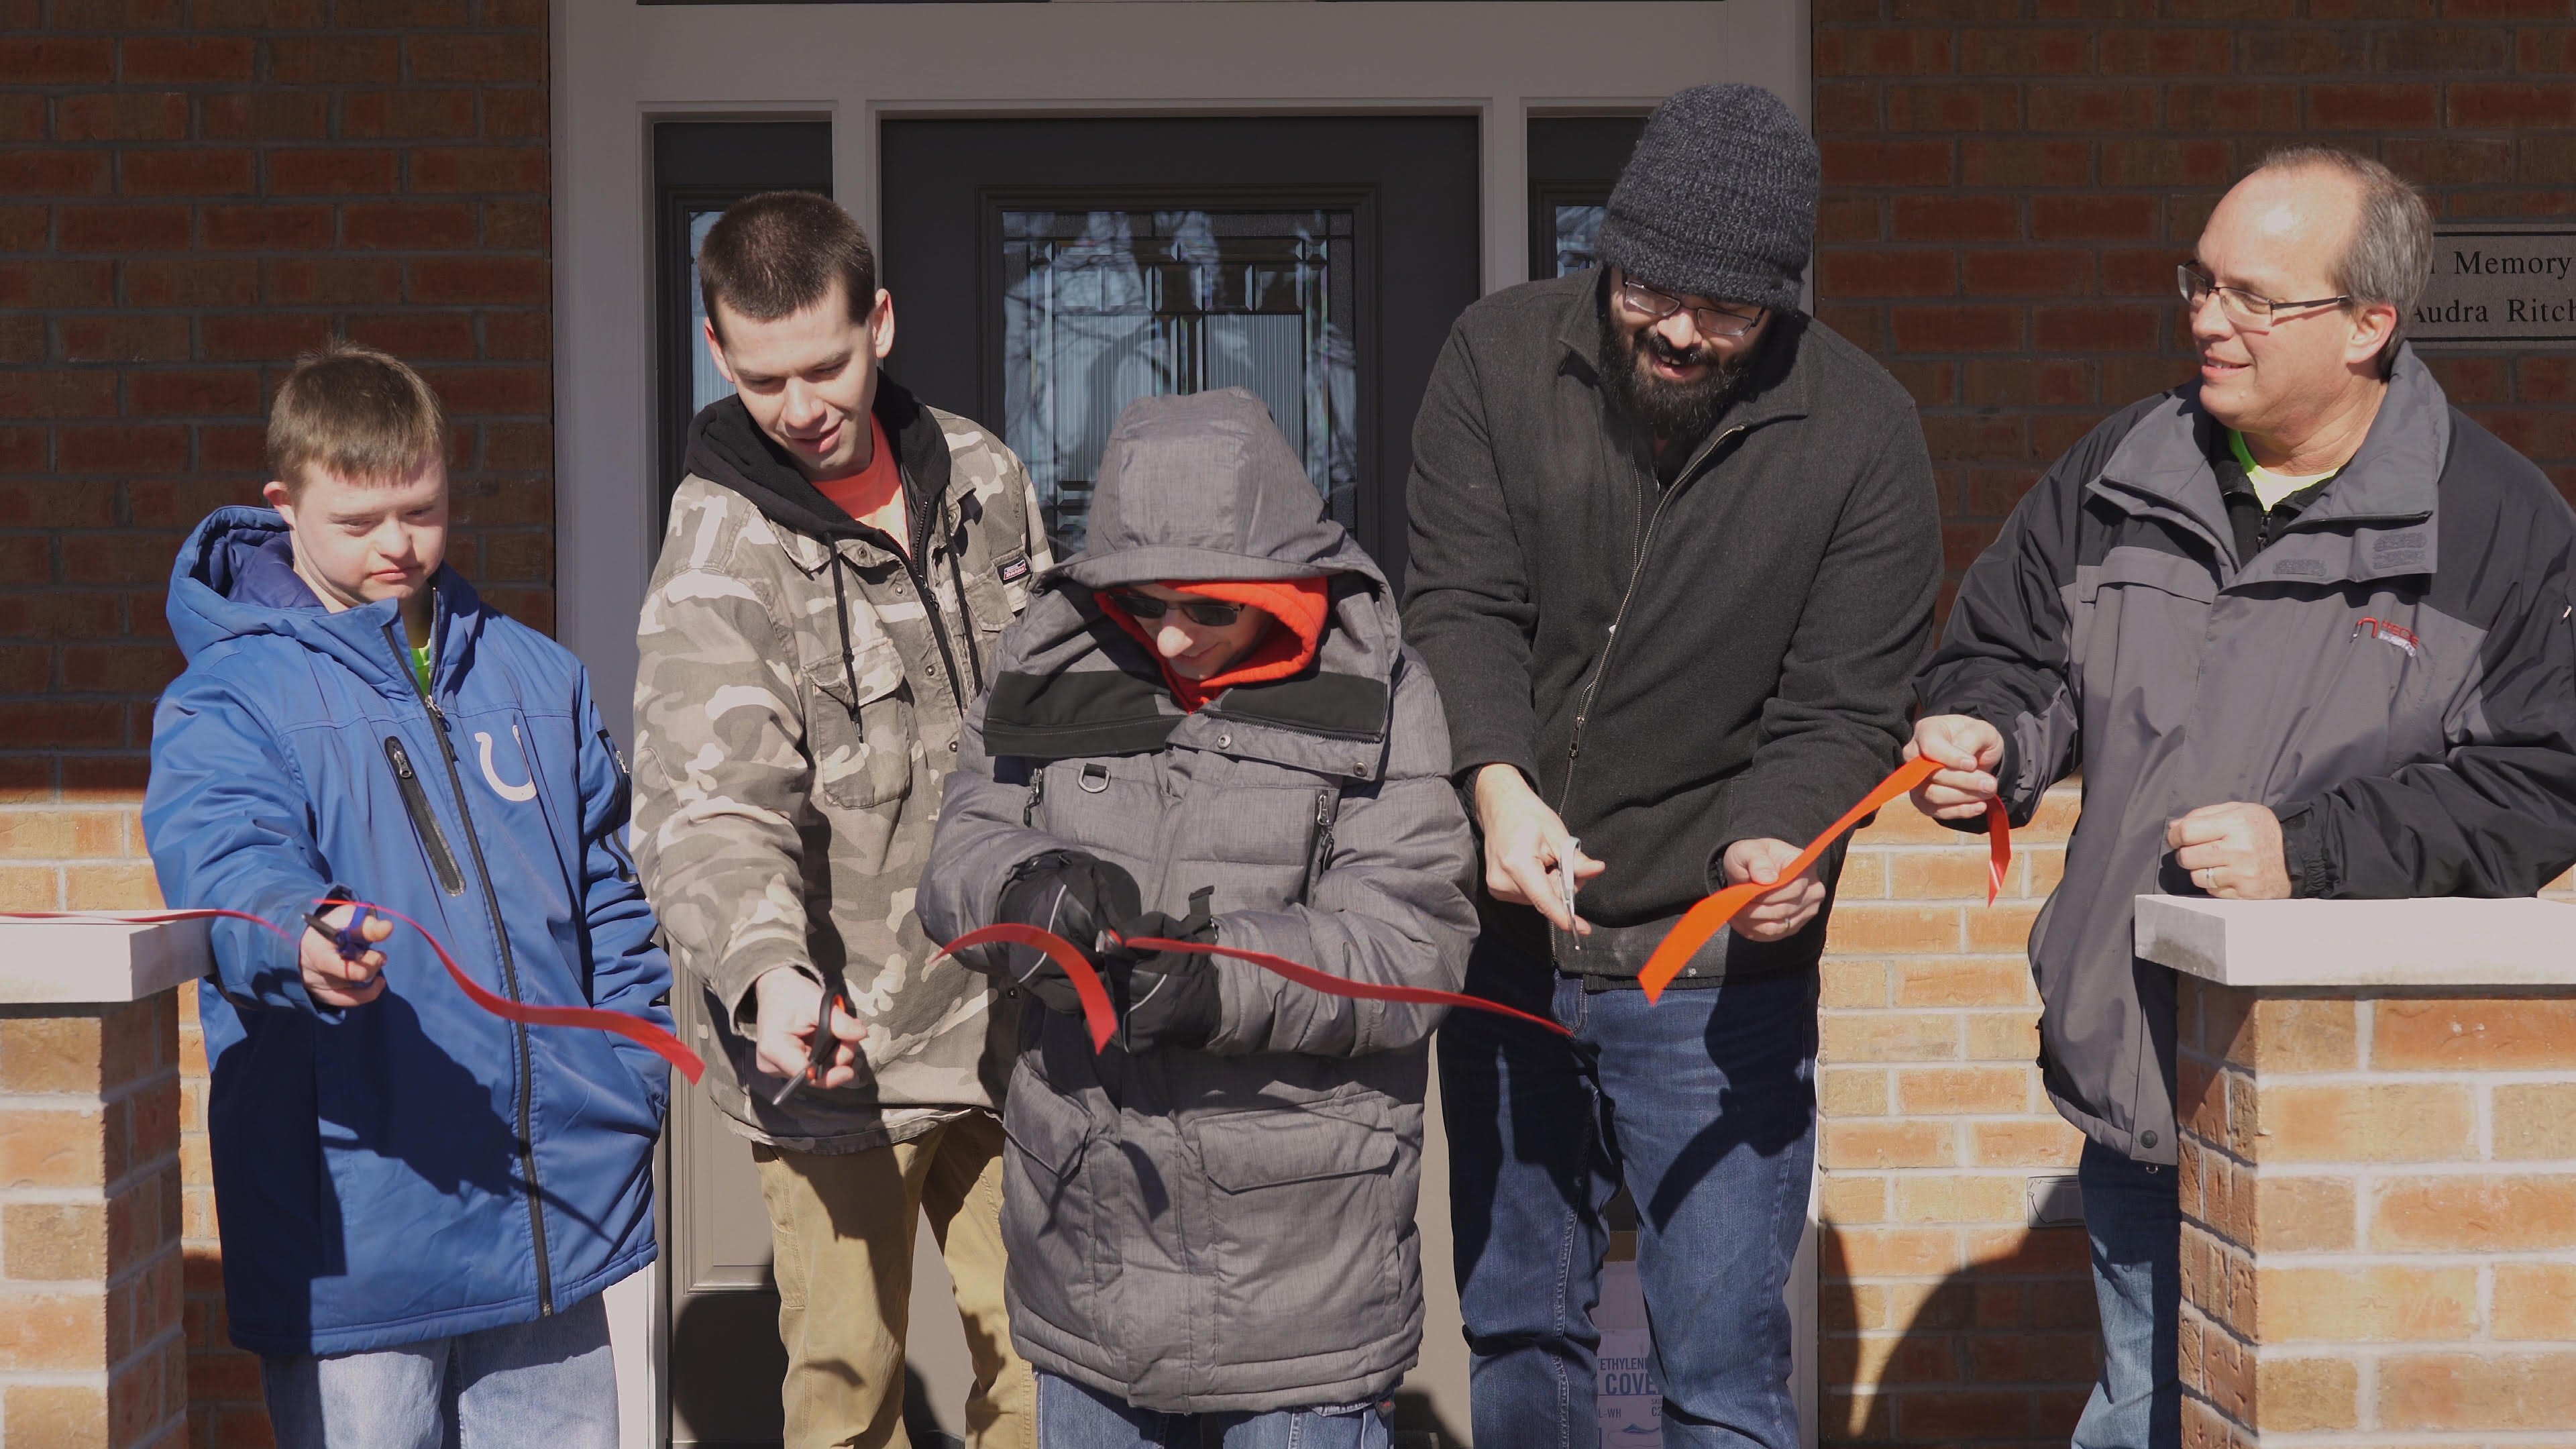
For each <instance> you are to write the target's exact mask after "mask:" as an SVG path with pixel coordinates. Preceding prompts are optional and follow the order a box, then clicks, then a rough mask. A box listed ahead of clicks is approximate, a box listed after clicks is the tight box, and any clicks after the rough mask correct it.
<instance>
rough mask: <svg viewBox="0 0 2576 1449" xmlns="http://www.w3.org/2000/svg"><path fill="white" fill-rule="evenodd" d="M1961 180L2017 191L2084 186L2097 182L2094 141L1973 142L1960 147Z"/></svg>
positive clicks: (1972, 184) (1981, 140) (1975, 184)
mask: <svg viewBox="0 0 2576 1449" xmlns="http://www.w3.org/2000/svg"><path fill="white" fill-rule="evenodd" d="M1959 162H1960V174H1961V179H1963V180H1965V181H1966V182H1967V184H1969V185H1970V186H1993V187H2008V188H2012V189H2015V190H2021V189H2028V188H2034V187H2043V186H2084V185H2087V184H2089V183H2091V181H2092V180H2093V143H2092V142H2090V141H2063V140H2059V141H2034V140H2019V139H2016V140H1984V139H1980V140H1972V141H1963V142H1961V143H1960V146H1959Z"/></svg>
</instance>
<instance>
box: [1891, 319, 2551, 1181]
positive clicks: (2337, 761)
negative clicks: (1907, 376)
mask: <svg viewBox="0 0 2576 1449" xmlns="http://www.w3.org/2000/svg"><path fill="white" fill-rule="evenodd" d="M2227 453H2228V448H2227V443H2226V440H2225V434H2224V432H2223V431H2222V430H2221V428H2220V425H2219V424H2218V423H2217V422H2215V421H2214V420H2213V419H2211V418H2210V417H2209V415H2208V414H2206V413H2204V412H2202V411H2201V409H2200V406H2199V403H2198V389H2197V387H2196V386H2187V387H2184V388H2180V389H2177V390H2176V391H2174V392H2171V393H2167V394H2165V395H2163V396H2160V397H2155V398H2150V399H2148V400H2147V401H2145V402H2142V403H2139V404H2137V405H2135V406H2133V407H2130V408H2127V409H2125V410H2123V411H2122V412H2120V413H2119V414H2117V415H2115V416H2114V417H2112V418H2111V419H2110V420H2109V421H2107V422H2105V423H2103V424H2102V425H2101V426H2100V427H2098V428H2096V429H2094V431H2093V432H2092V434H2091V435H2090V436H2088V437H2087V438H2085V439H2084V441H2082V442H2081V443H2078V444H2077V445H2076V446H2075V447H2074V448H2073V449H2072V450H2070V451H2069V452H2068V453H2067V454H2066V456H2065V457H2063V458H2061V459H2059V460H2058V462H2057V465H2056V466H2055V467H2054V468H2052V469H2050V470H2049V472H2048V474H2047V476H2046V477H2044V478H2042V479H2041V480H2040V482H2039V485H2038V486H2037V487H2036V488H2034V489H2033V490H2032V491H2031V493H2030V494H2029V495H2028V496H2027V497H2025V498H2024V499H2023V500H2022V502H2021V504H2020V506H2019V507H2018V508H2016V509H2015V510H2014V512H2013V515H2012V519H2011V521H2010V522H2009V523H2007V524H2006V525H2005V527H2004V532H2003V536H2002V537H2001V538H1999V539H1997V540H1996V541H1995V543H1994V545H1993V546H1992V547H1990V548H1988V549H1987V550H1986V552H1985V554H1984V555H1983V556H1982V557H1980V558H1979V559H1978V560H1977V562H1976V564H1975V566H1974V567H1973V568H1971V569H1970V570H1969V572H1968V576H1967V578H1966V580H1965V582H1964V583H1963V584H1962V585H1961V587H1960V590H1959V601H1958V604H1957V607H1956V608H1955V609H1954V610H1953V611H1952V613H1951V616H1950V623H1949V629H1948V633H1947V635H1946V637H1945V638H1944V640H1943V641H1942V644H1941V647H1940V650H1939V652H1938V653H1937V654H1936V655H1935V656H1934V658H1933V661H1932V663H1931V665H1930V666H1929V668H1928V670H1927V671H1926V674H1925V676H1924V679H1923V681H1922V685H1921V694H1922V702H1923V710H1924V712H1925V713H1926V714H1967V715H1974V716H1976V717H1978V718H1980V719H1983V720H1985V721H1987V722H1988V723H1990V724H1992V725H1994V726H1995V727H1996V728H1997V729H1999V730H2001V731H2002V732H2003V735H2004V741H2005V753H2004V763H2003V767H2002V770H2001V779H2002V781H2003V789H2004V798H2005V801H2006V803H2007V804H2008V805H2009V806H2010V807H2011V810H2012V818H2013V819H2014V820H2015V821H2016V822H2020V821H2026V820H2028V819H2029V818H2030V815H2031V812H2032V811H2033V810H2034V809H2036V808H2037V807H2038V804H2039V799H2040V795H2041V793H2042V792H2043V791H2045V790H2046V789H2047V788H2048V786H2049V785H2050V784H2051V783H2053V782H2055V781H2056V780H2058V779H2060V778H2063V777H2064V776H2066V775H2068V774H2069V773H2072V772H2074V771H2075V770H2076V769H2077V768H2078V767H2079V766H2080V767H2081V769H2082V772H2083V788H2084V809H2083V813H2082V815H2081V817H2080V818H2079V819H2078V820H2077V822H2076V826H2075V834H2074V839H2073V840H2072V842H2071V843H2070V844H2069V846H2068V848H2067V857H2066V875H2065V879H2064V880H2063V882H2061V884H2060V885H2059V886H2058V889H2057V891H2056V893H2055V895H2054V896H2052V897H2051V898H2050V900H2049V903H2048V905H2047V907H2046V909H2044V910H2043V911H2042V912H2041V913H2040V917H2039V921H2038V924H2037V925H2036V926H2035V927H2034V928H2033V929H2032V932H2031V941H2030V954H2031V965H2032V970H2033V973H2034V975H2035V976H2036V977H2037V979H2038V983H2039V989H2040V995H2041V997H2042V999H2043V1001H2044V1003H2045V1007H2044V1011H2043V1013H2042V1016H2041V1018H2040V1065H2041V1068H2042V1072H2043V1075H2044V1078H2045V1080H2046V1083H2047V1087H2048V1091H2049V1095H2050V1096H2051V1098H2053V1099H2054V1100H2055V1101H2056V1103H2057V1107H2058V1110H2059V1111H2060V1112H2062V1113H2064V1114H2065V1116H2066V1118H2067V1120H2069V1121H2071V1122H2073V1123H2074V1124H2075V1125H2076V1126H2078V1127H2081V1128H2082V1129H2084V1131H2085V1132H2086V1133H2087V1134H2088V1135H2090V1136H2091V1137H2092V1138H2093V1139H2094V1140H2096V1141H2098V1142H2100V1143H2102V1144H2103V1145H2105V1146H2107V1147H2110V1148H2113V1149H2115V1150H2117V1151H2120V1152H2124V1153H2126V1154H2128V1155H2129V1156H2131V1157H2133V1158H2136V1159H2138V1160H2140V1161H2146V1162H2166V1163H2169V1162H2172V1161H2174V1160H2175V1147H2174V1056H2173V1046H2174V1042H2173V1034H2174V984H2173V975H2172V973H2171V972H2169V971H2167V970H2165V969H2164V968H2162V967H2159V966H2154V965H2150V964H2149V963H2147V962H2144V961H2140V960H2137V959H2136V958H2135V956H2134V955H2133V954H2132V942H2131V934H2132V916H2133V910H2134V908H2133V904H2132V903H2133V901H2134V899H2135V897H2137V896H2138V895H2139V894H2141V893H2144V892H2166V893H2171V894H2177V895H2195V894H2199V892H2198V891H2197V889H2196V888H2195V887H2194V886H2193V885H2192V883H2191V880H2190V878H2189V876H2188V875H2187V873H2185V872H2183V871H2182V870H2180V869H2178V868H2177V867H2176V866H2175V865H2174V863H2173V859H2172V856H2171V854H2170V853H2169V852H2168V851H2167V850H2166V849H2165V845H2164V831H2165V823H2166V822H2167V821H2169V820H2171V819H2172V818H2174V817H2175V816H2178V815H2181V814H2183V813H2185V812H2187V811H2190V810H2194V809H2197V808H2199V807H2201V806H2203V805H2216V804H2223V803H2226V802H2228V801H2236V800H2244V801H2252V802H2255V803H2259V804H2262V805H2266V806H2269V807H2270V808H2271V809H2272V810H2274V811H2275V812H2277V813H2278V814H2279V815H2280V817H2281V826H2282V839H2283V847H2284V853H2285V855H2286V857H2287V863H2288V866H2289V873H2290V879H2291V884H2292V890H2293V892H2294V894H2297V895H2301V896H2345V897H2399V896H2442V895H2462V896H2515V895H2529V894H2531V893H2533V892H2534V891H2536V890H2538V889H2539V888H2540V887H2541V886H2542V885H2544V884H2546V883H2547V882H2548V881H2549V880H2551V879H2552V878H2554V877H2555V876H2556V875H2557V874H2558V873H2559V872H2561V871H2563V870H2565V869H2566V868H2567V866H2568V864H2569V863H2570V862H2571V861H2576V660H2571V635H2570V630H2571V627H2576V625H2571V621H2570V618H2569V605H2570V592H2569V591H2570V584H2571V576H2570V568H2571V549H2572V548H2576V522H2572V521H2571V519H2570V515H2569V513H2568V509H2567V505H2566V504H2565V503H2564V502H2562V501H2561V500H2560V499H2559V497H2558V495H2557V494H2556V493H2555V492H2554V491H2553V490H2552V489H2551V487H2550V485H2549V482H2548V480H2547V479H2546V478H2545V477H2544V476H2543V475H2542V474H2541V472H2540V470H2539V469H2538V468H2535V467H2533V466H2532V465H2531V464H2530V463H2529V462H2527V461H2526V460H2524V459H2523V458H2522V457H2521V456H2520V455H2518V454H2516V453H2515V452H2514V451H2513V450H2512V449H2510V448H2508V447H2506V446H2505V445H2504V444H2503V443H2501V442H2499V441H2498V440H2497V439H2496V438H2495V436H2494V435H2493V434H2491V433H2489V432H2487V431H2486V430H2485V429H2484V428H2481V427H2479V426H2478V425H2477V424H2476V423H2474V422H2472V421H2470V420H2469V419H2468V418H2466V417H2464V416H2462V415H2461V414H2460V413H2459V412H2458V411H2457V410H2455V409H2453V408H2452V407H2451V406H2450V405H2449V403H2448V401H2447V400H2446V399H2445V398H2444V397H2443V395H2442V389H2441V386H2440V385H2439V384H2438V383H2436V382H2435V381H2434V380H2433V376H2432V374H2431V372H2429V371H2428V370H2427V369H2426V368H2425V366H2424V364H2423V363H2422V362H2421V361H2419V360H2418V359H2417V358H2416V357H2415V355H2414V354H2413V352H2412V351H2411V350H2409V351H2406V352H2403V353H2401V355H2400V357H2399V359H2398V362H2397V366H2396V369H2395V372H2394V374H2393V376H2392V377H2391V378H2390V382H2389V388H2388V394H2387V397H2386V399H2385V400H2384V401H2383V403H2382V404H2381V406H2380V410H2379V416H2378V418H2377V420H2376V421H2375V422H2373V423H2372V425H2371V428H2370V432H2369V435H2368V436H2367V438H2365V439H2364V441H2363V443H2362V446H2361V450H2360V452H2359V453H2357V454H2356V455H2354V457H2353V459H2352V461H2351V462H2350V463H2349V464H2347V465H2345V467H2344V469H2343V471H2342V472H2341V473H2339V474H2337V475H2336V476H2335V478H2334V479H2333V480H2332V482H2331V483H2329V484H2328V485H2326V486H2325V488H2324V489H2323V491H2322V492H2321V493H2320V494H2319V495H2318V496H2317V497H2316V499H2315V500H2314V501H2313V502H2311V503H2309V504H2308V505H2307V506H2306V507H2305V508H2304V509H2303V510H2301V511H2300V512H2299V513H2298V514H2297V515H2296V516H2295V517H2291V518H2288V519H2287V520H2286V521H2283V522H2279V523H2276V524H2275V525H2273V526H2272V528H2271V529H2270V531H2269V537H2268V541H2267V542H2265V543H2264V544H2263V545H2262V547H2261V549H2260V551H2259V552H2257V553H2255V554H2254V556H2253V557H2251V558H2240V557H2238V542H2237V534H2236V530H2235V529H2234V528H2232V527H2231V526H2230V523H2229V517H2228V511H2227V505H2226V502H2225V499H2224V494H2223V492H2222V488H2223V484H2224V482H2225V481H2230V480H2227V478H2226V475H2227V474H2228V473H2229V472H2230V471H2231V470H2234V469H2235V466H2236V465H2235V464H2234V463H2233V462H2232V461H2228V460H2227ZM1977 828H1982V826H1978V827H1977Z"/></svg>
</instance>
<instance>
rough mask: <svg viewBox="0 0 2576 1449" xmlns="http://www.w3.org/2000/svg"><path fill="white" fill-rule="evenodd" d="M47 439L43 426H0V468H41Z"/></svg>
mask: <svg viewBox="0 0 2576 1449" xmlns="http://www.w3.org/2000/svg"><path fill="white" fill-rule="evenodd" d="M47 441H48V440H47V435H46V432H45V430H44V429H43V428H0V469H5V470H7V471H9V472H12V473H32V472H34V471H36V470H37V469H39V468H42V467H43V466H45V447H46V443H47ZM38 542H42V540H38Z"/></svg>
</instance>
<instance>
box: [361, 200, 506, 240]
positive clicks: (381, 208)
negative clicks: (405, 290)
mask: <svg viewBox="0 0 2576 1449" xmlns="http://www.w3.org/2000/svg"><path fill="white" fill-rule="evenodd" d="M474 229H475V217H474V208H472V207H471V206H466V205H460V204H456V203H451V202H434V203H415V202H398V201H388V202H367V203H353V204H351V205H349V206H346V207H343V208H341V211H340V240H341V242H342V243H343V244H345V245H348V246H354V247H391V248H399V249H401V250H404V251H427V250H437V249H448V248H467V247H471V246H472V245H473V244H474Z"/></svg>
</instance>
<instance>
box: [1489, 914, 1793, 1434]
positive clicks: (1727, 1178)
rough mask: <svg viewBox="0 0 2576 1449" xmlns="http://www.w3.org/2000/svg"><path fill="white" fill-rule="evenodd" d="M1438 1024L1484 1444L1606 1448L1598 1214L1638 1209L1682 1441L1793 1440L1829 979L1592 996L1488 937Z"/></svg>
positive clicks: (1650, 1300)
mask: <svg viewBox="0 0 2576 1449" xmlns="http://www.w3.org/2000/svg"><path fill="white" fill-rule="evenodd" d="M1468 982H1469V986H1468V989H1469V990H1471V991H1474V992H1477V993H1478V994H1481V995H1487V996H1493V997H1496V998H1498V999H1501V1000H1504V1001H1508V1002H1510V1003H1512V1004H1513V1005H1516V1006H1521V1007H1523V1008H1524V1009H1526V1010H1531V1011H1536V1012H1541V1013H1548V1012H1552V1013H1553V1014H1554V1016H1555V1018H1556V1020H1558V1021H1560V1022H1563V1023H1564V1024H1565V1025H1566V1026H1567V1027H1569V1028H1571V1029H1572V1030H1573V1032H1574V1039H1573V1040H1572V1041H1570V1042H1569V1041H1566V1040H1563V1039H1561V1038H1558V1037H1555V1036H1551V1035H1549V1034H1547V1033H1545V1032H1542V1031H1540V1030H1539V1029H1538V1028H1536V1027H1533V1026H1528V1025H1525V1024H1522V1023H1519V1022H1514V1021H1511V1020H1508V1019H1506V1018H1503V1017H1498V1016H1493V1015H1490V1014H1487V1013H1483V1012H1458V1013H1455V1014H1453V1015H1452V1016H1451V1017H1450V1018H1449V1020H1448V1022H1447V1024H1446V1025H1444V1026H1443V1027H1442V1028H1441V1031H1440V1092H1441V1110H1442V1112H1443V1114H1444V1116H1445V1118H1446V1120H1447V1123H1448V1132H1449V1162H1450V1166H1449V1202H1450V1218H1451V1224H1452V1227H1453V1229H1454V1231H1455V1232H1456V1235H1457V1254H1458V1298H1459V1307H1460V1310H1461V1311H1462V1313H1463V1314H1464V1315H1465V1318H1466V1325H1467V1345H1468V1349H1469V1352H1470V1353H1471V1355H1472V1359H1471V1368H1470V1379H1469V1390H1470V1399H1471V1402H1472V1404H1473V1406H1474V1416H1475V1429H1474V1433H1475V1440H1476V1445H1477V1449H1518V1446H1523V1445H1545V1446H1549V1449H1592V1446H1594V1445H1597V1444H1599V1443H1600V1439H1601V1431H1600V1423H1599V1419H1598V1416H1597V1411H1596V1409H1595V1407H1594V1404H1593V1388H1594V1384H1595V1382H1596V1375H1597V1373H1598V1362H1599V1351H1600V1346H1601V1331H1600V1329H1599V1328H1598V1327H1596V1326H1595V1325H1594V1323H1593V1321H1592V1311H1593V1309H1594V1307H1595V1306H1596V1305H1597V1304H1598V1303H1599V1301H1600V1297H1601V1259H1602V1256H1603V1254H1604V1253H1605V1252H1606V1251H1607V1250H1608V1248H1609V1238H1610V1232H1609V1228H1608V1226H1607V1225H1606V1223H1605V1222H1604V1220H1603V1216H1602V1213H1603V1209H1605V1208H1606V1207H1608V1205H1609V1203H1610V1199H1611V1198H1612V1196H1613V1195H1614V1194H1615V1193H1616V1192H1617V1190H1618V1188H1619V1186H1620V1184H1621V1183H1622V1182H1624V1183H1625V1184H1626V1185H1627V1188H1628V1193H1629V1196H1630V1197H1631V1198H1633V1199H1634V1200H1635V1202H1636V1204H1637V1270H1638V1276H1639V1278H1640V1279H1641V1281H1642V1283H1643V1285H1644V1287H1645V1291H1646V1313H1647V1317H1648V1318H1649V1319H1650V1320H1651V1321H1652V1323H1653V1324H1654V1327H1655V1334H1654V1348H1655V1365H1654V1367H1655V1376H1656V1380H1657V1382H1659V1383H1660V1384H1661V1385H1662V1386H1663V1394H1664V1402H1663V1428H1664V1443H1665V1444H1667V1445H1669V1446H1672V1449H1713V1446H1720V1445H1725V1446H1742V1445H1755V1446H1760V1449H1797V1445H1798V1413H1797V1404H1796V1401H1795V1399H1794V1398H1793V1397H1792V1396H1791V1394H1790V1390H1789V1368H1790V1348H1791V1345H1790V1324H1789V1310H1788V1308H1787V1306H1786V1305H1785V1304H1784V1303H1783V1302H1782V1301H1781V1291H1782V1289H1783V1288H1785V1287H1786V1286H1787V1284H1788V1280H1789V1264H1790V1260H1791V1259H1792V1258H1793V1257H1795V1256H1796V1253H1797V1250H1798V1238H1799V1235H1800V1233H1801V1232H1802V1231H1803V1230H1804V1228H1805V1226H1806V1215H1807V1189H1808V1179H1809V1176H1810V1174H1811V1172H1812V1171H1813V1167H1814V1163H1815V1145H1816V1143H1815V1122H1816V1092H1815V1077H1816V975H1815V973H1814V972H1813V971H1812V970H1809V971H1793V972H1789V973H1786V974H1783V975H1776V976H1770V977H1763V978H1758V979H1754V980H1749V981H1735V982H1728V983H1726V984H1724V985H1721V986H1716V987H1710V988H1705V989H1700V990H1691V991H1674V992H1669V993H1667V994H1666V995H1665V997H1664V999H1663V1004H1662V1005H1660V1006H1656V1005H1649V1004H1648V1003H1647V1001H1646V996H1645V993H1644V992H1642V991H1637V990H1633V989H1631V990H1624V991H1603V992H1594V993H1586V992H1585V991H1584V989H1583V986H1582V983H1581V982H1580V981H1577V980H1574V979H1572V978H1559V977H1557V976H1556V974H1555V972H1554V970H1553V968H1551V967H1550V966H1548V965H1547V964H1546V963H1545V962H1543V961H1539V960H1536V959H1533V958H1532V957H1530V956H1528V955H1526V954H1523V953H1522V952H1521V951H1519V950H1517V949H1515V948H1514V947H1512V946H1510V945H1509V944H1507V943H1505V942H1503V941H1501V940H1499V939H1497V937H1496V935H1495V933H1493V932H1491V931H1488V932H1487V933H1486V934H1485V936H1484V938H1483V939H1482V940H1480V941H1479V942H1478V943H1477V946H1476V953H1475V956H1474V957H1473V958H1472V959H1471V961H1470V962H1469V965H1468Z"/></svg>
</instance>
